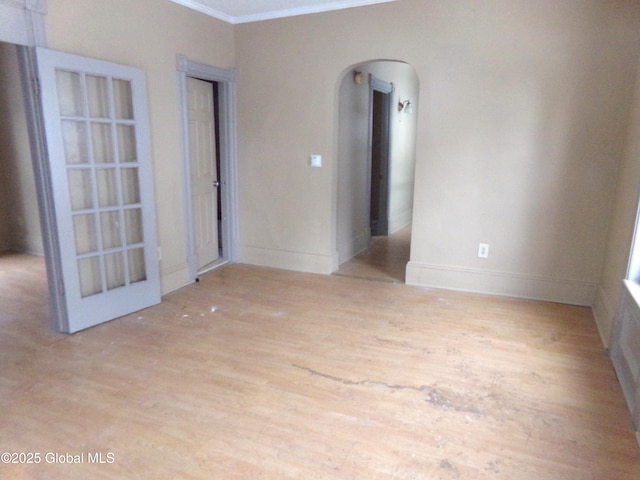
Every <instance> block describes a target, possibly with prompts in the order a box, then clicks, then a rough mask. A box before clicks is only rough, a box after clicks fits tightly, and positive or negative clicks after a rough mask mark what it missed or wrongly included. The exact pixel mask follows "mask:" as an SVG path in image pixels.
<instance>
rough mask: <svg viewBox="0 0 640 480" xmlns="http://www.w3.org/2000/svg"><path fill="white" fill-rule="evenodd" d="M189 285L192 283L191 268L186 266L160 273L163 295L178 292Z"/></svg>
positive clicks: (164, 270)
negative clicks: (190, 277) (190, 278)
mask: <svg viewBox="0 0 640 480" xmlns="http://www.w3.org/2000/svg"><path fill="white" fill-rule="evenodd" d="M189 283H191V281H190V280H189V267H188V266H187V265H186V264H185V265H180V266H176V267H174V268H169V269H163V270H162V271H161V272H160V285H161V286H162V287H161V288H162V295H166V294H167V293H170V292H173V291H175V290H178V289H180V288H182V287H184V286H185V285H188V284H189Z"/></svg>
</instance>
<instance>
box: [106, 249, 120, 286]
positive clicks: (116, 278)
mask: <svg viewBox="0 0 640 480" xmlns="http://www.w3.org/2000/svg"><path fill="white" fill-rule="evenodd" d="M104 267H105V269H106V272H107V290H113V289H114V288H118V287H123V286H124V285H125V279H124V256H123V255H122V252H117V253H110V254H108V255H105V256H104Z"/></svg>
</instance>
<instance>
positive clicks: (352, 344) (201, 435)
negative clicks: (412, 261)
mask: <svg viewBox="0 0 640 480" xmlns="http://www.w3.org/2000/svg"><path fill="white" fill-rule="evenodd" d="M0 264H2V265H4V266H2V267H0V300H1V303H0V367H1V373H0V452H15V453H23V454H27V455H28V454H29V453H37V454H39V455H40V457H39V458H40V463H37V464H34V463H32V464H3V463H0V478H2V479H103V478H104V479H111V478H113V479H145V480H146V479H154V480H156V479H207V480H209V479H252V480H253V479H273V480H282V479H305V480H307V479H309V480H312V479H327V480H331V479H340V480H342V479H358V480H360V479H428V480H438V479H443V480H445V479H464V480H475V479H487V480H489V479H491V480H496V479H504V480H520V479H522V480H524V479H526V480H547V479H553V480H558V479H570V480H601V479H602V480H609V479H611V480H614V479H615V480H622V479H639V478H640V450H639V448H638V446H637V443H636V441H635V437H634V435H633V432H632V428H631V424H630V416H629V413H628V411H627V407H626V406H625V403H624V400H623V396H622V392H621V390H620V387H619V385H618V383H617V380H616V377H615V375H614V372H613V370H612V367H611V364H610V362H609V360H608V358H607V355H606V353H605V352H604V350H603V348H602V345H601V343H600V340H599V338H598V334H597V331H596V328H595V326H594V321H593V318H592V315H591V313H590V311H589V310H588V309H586V308H578V307H571V306H564V305H559V304H553V303H544V302H535V301H525V300H516V299H510V298H501V297H491V296H482V295H469V294H462V293H456V292H447V291H439V290H428V289H424V288H417V287H410V286H406V285H401V284H397V283H391V282H375V281H370V280H362V279H357V278H346V277H342V276H322V275H312V274H304V273H292V272H286V271H279V270H273V269H267V268H258V267H250V266H245V265H228V266H226V267H224V268H222V269H220V270H217V271H214V272H211V273H208V274H206V275H203V276H202V278H201V281H200V283H199V284H193V285H191V286H188V287H186V288H183V289H182V290H180V291H177V292H175V293H172V294H170V295H168V296H166V297H165V298H164V301H163V303H162V304H161V305H159V306H157V307H154V308H150V309H147V310H145V311H142V312H138V313H136V314H133V315H129V316H127V317H123V318H121V319H118V320H115V321H113V322H110V323H108V324H104V325H101V326H99V327H95V328H92V329H90V330H87V331H84V332H81V333H79V334H76V335H72V336H65V335H61V334H57V333H53V332H52V331H51V330H50V329H49V327H48V321H47V318H46V283H45V279H44V268H43V266H42V263H41V261H39V260H38V259H36V260H35V261H34V260H33V259H31V258H30V257H19V256H5V257H2V258H0ZM98 454H100V456H98ZM2 458H3V459H5V458H6V457H4V456H3V457H2ZM13 458H14V459H17V460H20V459H23V460H24V459H28V458H29V457H27V456H22V457H19V456H17V455H15V456H14V457H13ZM30 458H31V459H32V460H35V456H33V455H32V456H31V457H30ZM98 459H101V460H102V461H103V462H105V463H95V462H96V460H98ZM63 460H64V461H66V460H78V461H81V462H82V463H79V464H69V463H62V461H63ZM49 462H51V463H49Z"/></svg>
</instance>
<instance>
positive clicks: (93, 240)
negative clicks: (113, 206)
mask: <svg viewBox="0 0 640 480" xmlns="http://www.w3.org/2000/svg"><path fill="white" fill-rule="evenodd" d="M73 234H74V238H75V241H76V253H77V254H78V255H82V254H84V253H89V252H95V251H97V250H98V235H97V234H96V216H95V215H94V214H93V213H89V214H84V215H74V216H73Z"/></svg>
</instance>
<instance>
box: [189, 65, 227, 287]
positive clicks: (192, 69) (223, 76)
mask: <svg viewBox="0 0 640 480" xmlns="http://www.w3.org/2000/svg"><path fill="white" fill-rule="evenodd" d="M177 70H178V86H179V89H180V91H179V97H180V124H181V130H182V166H183V179H184V203H185V227H186V232H187V235H186V237H187V262H188V267H189V278H190V280H192V281H195V280H197V279H198V266H197V256H196V248H195V238H194V234H193V228H194V227H193V204H192V201H191V166H190V162H189V159H190V151H189V115H188V95H187V77H192V78H197V79H200V80H207V81H210V82H217V83H218V93H219V100H220V102H219V120H220V121H219V129H220V139H219V140H220V158H218V162H219V164H220V178H219V181H220V186H221V191H220V200H221V203H222V205H221V211H222V222H221V237H222V258H223V259H225V260H227V261H229V262H237V261H238V192H237V184H238V181H237V180H238V168H237V139H236V73H235V71H233V70H225V69H222V68H218V67H213V66H210V65H205V64H202V63H198V62H194V61H192V60H189V59H188V58H187V57H186V56H184V55H178V56H177Z"/></svg>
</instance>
